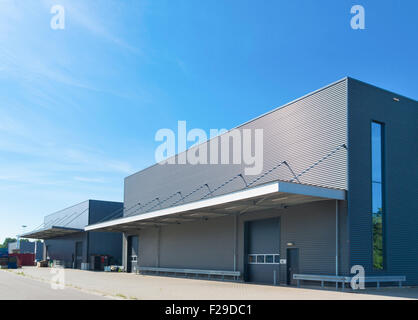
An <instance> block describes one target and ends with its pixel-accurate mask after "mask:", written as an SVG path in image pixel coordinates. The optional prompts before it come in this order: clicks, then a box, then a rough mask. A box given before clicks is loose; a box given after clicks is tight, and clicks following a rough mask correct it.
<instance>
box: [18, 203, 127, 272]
mask: <svg viewBox="0 0 418 320" xmlns="http://www.w3.org/2000/svg"><path fill="white" fill-rule="evenodd" d="M122 211H123V204H122V203H120V202H109V201H99V200H87V201H84V202H81V203H79V204H76V205H74V206H71V207H69V208H66V209H63V210H60V211H58V212H55V213H53V214H50V215H47V216H46V217H45V219H44V222H43V223H42V225H41V226H39V227H38V228H37V229H35V230H33V231H31V232H28V233H26V234H23V235H21V237H22V238H30V239H43V240H44V252H43V260H49V261H50V262H53V263H54V264H56V265H61V266H63V267H66V268H75V269H82V268H83V269H92V270H93V269H96V267H95V266H94V265H93V263H92V257H94V256H97V255H99V256H109V257H111V259H113V262H114V263H113V264H117V265H120V264H121V263H122V261H121V252H122V234H121V233H115V232H111V233H103V232H86V231H85V230H84V227H85V226H86V225H88V224H89V223H95V222H99V221H106V219H109V218H111V217H118V216H121V215H122Z"/></svg>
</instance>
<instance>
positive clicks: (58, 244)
mask: <svg viewBox="0 0 418 320" xmlns="http://www.w3.org/2000/svg"><path fill="white" fill-rule="evenodd" d="M78 241H81V242H82V243H83V262H87V232H79V233H76V234H72V235H67V236H64V237H59V238H53V239H48V240H45V243H44V245H46V246H47V248H48V257H49V258H50V259H51V260H61V261H64V263H65V266H66V267H67V268H71V267H72V256H73V254H75V244H76V242H78Z"/></svg>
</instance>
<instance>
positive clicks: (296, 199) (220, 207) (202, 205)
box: [85, 181, 346, 232]
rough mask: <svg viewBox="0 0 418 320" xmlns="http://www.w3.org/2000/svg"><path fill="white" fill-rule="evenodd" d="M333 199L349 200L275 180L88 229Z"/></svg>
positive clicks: (160, 222) (338, 193)
mask: <svg viewBox="0 0 418 320" xmlns="http://www.w3.org/2000/svg"><path fill="white" fill-rule="evenodd" d="M331 199H333V200H345V199H346V192H345V190H341V189H331V188H324V187H318V186H312V185H305V184H300V183H291V182H284V181H275V182H271V183H267V184H264V185H261V186H257V187H254V188H248V189H243V190H240V191H236V192H233V193H229V194H226V195H221V196H216V197H213V198H209V199H204V200H199V201H195V202H191V203H187V204H183V205H178V206H175V207H170V208H165V209H161V210H155V211H152V212H148V213H143V214H138V215H135V216H125V217H123V218H119V219H114V220H110V221H106V222H102V223H98V224H93V225H88V226H86V227H85V230H86V231H93V230H94V231H112V232H115V231H121V232H129V231H133V230H137V229H141V228H146V227H150V226H151V227H152V226H161V225H170V224H179V223H182V222H189V221H193V220H196V219H205V218H214V217H222V216H227V215H234V214H245V213H248V212H252V211H260V210H265V209H272V208H285V207H287V206H293V205H299V204H303V203H308V202H314V201H322V200H331Z"/></svg>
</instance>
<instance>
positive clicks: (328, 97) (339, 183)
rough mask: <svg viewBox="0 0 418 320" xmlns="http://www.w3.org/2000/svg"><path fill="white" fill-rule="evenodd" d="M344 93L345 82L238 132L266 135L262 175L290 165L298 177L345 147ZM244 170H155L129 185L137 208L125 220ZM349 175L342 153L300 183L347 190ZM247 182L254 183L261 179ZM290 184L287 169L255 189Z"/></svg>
mask: <svg viewBox="0 0 418 320" xmlns="http://www.w3.org/2000/svg"><path fill="white" fill-rule="evenodd" d="M346 93H347V89H346V80H341V81H339V82H337V83H335V84H332V85H330V86H328V87H326V88H324V89H321V90H319V91H317V92H315V93H313V94H310V95H307V96H306V97H304V98H302V99H299V100H297V101H295V102H292V103H290V104H288V105H287V106H284V107H282V108H279V109H277V110H274V111H272V112H270V113H268V114H266V115H264V116H261V117H259V118H257V119H255V120H253V121H250V122H248V123H246V124H244V125H242V126H240V127H239V128H238V129H240V130H242V129H260V128H262V129H264V165H263V172H264V171H266V170H269V169H271V168H272V167H274V166H275V165H277V164H278V163H280V162H281V161H284V160H286V161H288V163H289V165H290V166H291V167H292V169H293V171H294V172H295V173H296V174H298V173H300V172H302V171H303V170H305V169H306V168H308V167H309V166H311V165H312V164H313V163H315V162H316V161H318V160H319V159H321V158H322V157H323V156H325V155H326V154H327V153H329V152H330V151H332V150H333V149H334V148H336V147H338V146H339V145H342V144H344V143H346V135H347V125H346V118H347V108H346V106H347V103H346V102H347V96H346ZM209 150H210V148H208V154H210V152H209ZM209 156H210V155H208V157H209ZM244 167H245V165H244V164H240V165H238V164H236V165H181V164H180V165H154V166H152V167H150V168H147V169H145V170H143V171H140V172H138V173H136V174H134V175H132V176H129V177H127V178H126V179H125V201H124V204H125V208H131V207H134V208H133V209H132V210H127V211H125V213H124V214H125V215H127V214H138V213H141V211H137V212H135V210H137V209H138V208H139V206H135V205H136V204H137V203H138V202H140V203H141V204H142V205H144V204H145V203H148V202H150V201H152V200H153V199H155V198H156V197H159V200H160V201H163V200H164V199H165V198H167V197H169V196H170V195H172V194H174V193H176V192H178V191H181V192H182V195H183V196H185V195H186V194H188V193H189V192H191V191H193V190H194V189H196V188H198V187H199V186H201V185H203V184H205V183H207V184H208V185H209V186H210V188H211V189H212V190H213V189H214V188H215V187H217V186H218V185H221V184H222V183H224V182H225V181H226V180H228V179H229V178H231V177H233V176H235V175H237V174H238V173H244ZM346 171H347V168H346V150H345V149H341V150H339V151H338V152H337V153H335V154H334V155H333V156H331V157H330V158H328V159H327V160H325V161H324V162H322V163H321V164H319V165H318V166H316V167H315V168H314V169H312V170H310V171H309V172H307V173H306V174H304V175H303V176H302V177H301V178H300V181H301V182H302V183H307V184H314V185H319V186H327V187H335V188H342V189H345V188H346V180H347V179H346ZM245 178H246V181H247V182H250V181H252V180H253V179H255V178H257V176H246V177H245ZM292 178H293V176H292V174H291V173H290V171H289V169H288V168H287V167H286V166H284V165H283V166H281V167H280V168H278V169H277V170H275V171H273V172H272V173H271V174H269V175H267V176H265V177H264V178H262V179H260V180H259V181H258V183H257V184H262V183H265V182H269V181H273V180H289V179H292ZM257 184H254V185H257ZM244 186H245V184H244V182H243V181H242V180H241V179H236V180H234V181H233V182H232V183H230V184H228V185H227V186H225V187H223V188H221V189H219V190H218V192H216V193H215V195H219V194H223V193H229V192H231V191H236V190H238V189H242V188H243V187H244ZM207 192H208V190H207V189H206V188H202V189H201V190H200V191H199V192H196V193H194V194H193V195H192V196H190V197H188V198H187V200H186V201H195V200H199V199H200V198H201V197H202V196H203V195H205V194H206V193H207ZM179 199H180V195H176V196H174V197H173V198H172V199H171V200H170V201H167V202H165V203H163V205H162V207H165V206H170V205H172V204H173V203H174V202H175V201H176V200H179ZM153 205H156V208H159V206H158V203H157V202H153V203H152V204H150V205H149V206H147V207H145V208H144V210H143V211H145V210H146V209H150V208H151V207H152V206H153ZM143 211H142V212H143Z"/></svg>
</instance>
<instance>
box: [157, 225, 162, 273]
mask: <svg viewBox="0 0 418 320" xmlns="http://www.w3.org/2000/svg"><path fill="white" fill-rule="evenodd" d="M160 246H161V227H158V228H157V268H159V267H160Z"/></svg>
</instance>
